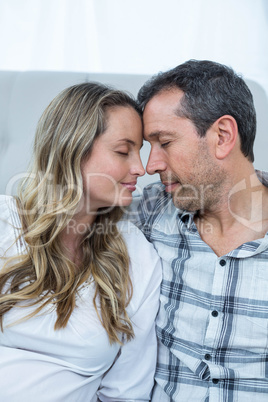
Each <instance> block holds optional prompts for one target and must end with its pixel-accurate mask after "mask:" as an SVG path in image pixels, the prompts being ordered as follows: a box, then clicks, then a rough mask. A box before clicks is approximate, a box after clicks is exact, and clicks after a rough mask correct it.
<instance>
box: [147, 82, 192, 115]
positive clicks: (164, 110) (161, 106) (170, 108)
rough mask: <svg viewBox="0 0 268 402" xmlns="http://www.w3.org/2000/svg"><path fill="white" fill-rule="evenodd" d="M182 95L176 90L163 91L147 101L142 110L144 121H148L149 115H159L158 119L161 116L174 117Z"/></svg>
mask: <svg viewBox="0 0 268 402" xmlns="http://www.w3.org/2000/svg"><path fill="white" fill-rule="evenodd" d="M183 95H184V93H183V91H181V90H180V89H177V88H172V89H168V90H163V91H161V92H160V93H158V94H156V95H155V96H153V97H152V99H150V100H149V102H148V103H147V104H146V106H145V108H144V112H143V118H144V120H146V119H148V118H149V117H150V116H151V115H159V117H160V116H161V115H162V116H163V115H166V116H168V115H170V116H172V115H173V116H174V114H176V111H177V110H178V108H179V106H180V101H181V98H182V97H183Z"/></svg>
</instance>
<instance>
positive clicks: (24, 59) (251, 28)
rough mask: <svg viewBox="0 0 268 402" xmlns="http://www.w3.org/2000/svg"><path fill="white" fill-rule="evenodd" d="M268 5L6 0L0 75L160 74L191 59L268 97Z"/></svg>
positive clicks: (198, 0)
mask: <svg viewBox="0 0 268 402" xmlns="http://www.w3.org/2000/svg"><path fill="white" fill-rule="evenodd" d="M267 48H268V1H267V0H135V1H134V0H0V56H1V57H0V70H10V69H11V70H65V71H66V70H69V71H88V72H114V73H140V74H153V73H156V72H158V71H160V70H165V69H168V68H170V67H173V66H175V65H177V64H179V63H181V62H183V61H185V60H188V59H190V58H197V59H212V60H215V61H219V62H222V63H225V64H228V65H231V66H232V67H234V68H235V70H236V71H238V72H240V73H242V74H243V75H244V76H245V77H246V78H249V79H253V80H255V81H257V82H258V83H260V84H261V85H263V86H264V88H265V89H266V91H267V92H268V51H267Z"/></svg>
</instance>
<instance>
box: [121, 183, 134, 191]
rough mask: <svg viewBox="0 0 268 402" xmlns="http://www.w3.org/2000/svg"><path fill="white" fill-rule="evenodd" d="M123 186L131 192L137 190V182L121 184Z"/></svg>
mask: <svg viewBox="0 0 268 402" xmlns="http://www.w3.org/2000/svg"><path fill="white" fill-rule="evenodd" d="M121 184H122V186H124V187H126V188H127V189H128V190H129V191H135V190H136V184H137V182H136V181H133V182H131V183H121Z"/></svg>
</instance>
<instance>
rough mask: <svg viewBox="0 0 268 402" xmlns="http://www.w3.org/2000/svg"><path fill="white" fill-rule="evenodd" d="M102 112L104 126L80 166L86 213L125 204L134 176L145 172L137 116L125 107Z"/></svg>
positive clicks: (129, 201) (127, 203)
mask: <svg viewBox="0 0 268 402" xmlns="http://www.w3.org/2000/svg"><path fill="white" fill-rule="evenodd" d="M106 113H107V114H106V118H107V128H106V130H105V132H104V133H103V134H101V135H100V136H99V137H98V138H97V139H96V140H95V142H94V144H93V148H92V151H91V153H90V156H89V157H88V158H87V159H86V160H85V161H84V162H83V163H82V166H81V169H82V177H83V185H84V201H85V204H84V207H85V208H86V209H87V213H89V212H91V211H95V210H97V209H98V208H102V207H111V206H127V205H129V204H130V203H131V201H132V192H133V191H134V190H135V185H136V183H137V178H138V177H139V176H143V175H144V173H145V170H144V168H143V166H142V163H141V159H140V148H141V146H142V142H143V138H142V123H141V119H140V116H139V115H138V113H137V112H136V111H135V110H134V109H133V108H132V107H127V106H126V107H123V106H118V107H115V108H110V109H108V110H107V112H106Z"/></svg>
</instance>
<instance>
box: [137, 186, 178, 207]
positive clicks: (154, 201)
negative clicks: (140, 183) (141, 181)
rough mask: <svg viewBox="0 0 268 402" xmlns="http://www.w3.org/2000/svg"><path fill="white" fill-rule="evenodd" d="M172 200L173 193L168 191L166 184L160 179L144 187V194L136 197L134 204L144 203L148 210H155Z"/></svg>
mask: <svg viewBox="0 0 268 402" xmlns="http://www.w3.org/2000/svg"><path fill="white" fill-rule="evenodd" d="M170 201H172V197H171V194H169V193H167V192H166V191H165V186H164V185H163V184H162V183H161V181H158V182H155V183H152V184H148V185H147V186H146V187H144V189H143V192H142V194H140V195H139V196H137V197H134V200H133V204H134V205H136V206H137V207H138V206H139V207H141V206H142V205H143V206H144V207H146V209H148V211H153V210H155V209H158V208H159V207H160V206H161V205H164V204H166V203H169V202H170Z"/></svg>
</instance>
